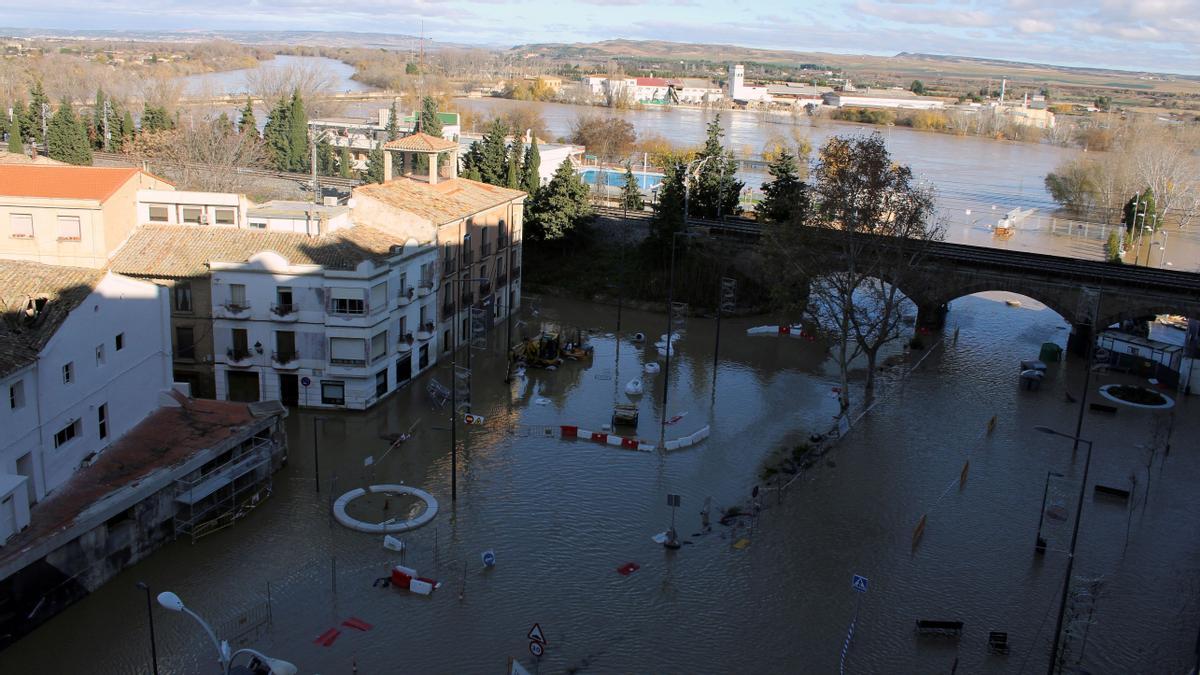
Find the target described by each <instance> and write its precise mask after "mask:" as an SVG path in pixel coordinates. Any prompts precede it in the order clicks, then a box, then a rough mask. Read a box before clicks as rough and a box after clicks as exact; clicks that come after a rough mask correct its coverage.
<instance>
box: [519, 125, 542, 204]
mask: <svg viewBox="0 0 1200 675" xmlns="http://www.w3.org/2000/svg"><path fill="white" fill-rule="evenodd" d="M541 169H542V153H541V152H539V151H538V144H537V136H532V137H531V138H530V140H529V147H527V148H525V161H524V162H523V163H522V164H521V189H522V190H524V191H525V192H527V193H529V196H530V197H532V196H533V195H534V193H536V192H537V191H538V188H539V187H541V185H542V179H541V173H540V172H541Z"/></svg>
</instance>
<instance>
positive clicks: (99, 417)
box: [96, 403, 108, 439]
mask: <svg viewBox="0 0 1200 675" xmlns="http://www.w3.org/2000/svg"><path fill="white" fill-rule="evenodd" d="M96 432H97V433H99V434H100V438H102V439H104V438H108V404H107V403H101V404H100V407H99V408H97V409H96Z"/></svg>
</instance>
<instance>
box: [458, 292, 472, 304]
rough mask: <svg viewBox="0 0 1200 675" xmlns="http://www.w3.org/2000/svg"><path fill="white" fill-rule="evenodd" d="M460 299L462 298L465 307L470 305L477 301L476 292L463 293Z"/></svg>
mask: <svg viewBox="0 0 1200 675" xmlns="http://www.w3.org/2000/svg"><path fill="white" fill-rule="evenodd" d="M460 300H462V306H463V307H470V306H471V304H472V303H474V302H475V294H474V293H463V294H462V297H461V298H460Z"/></svg>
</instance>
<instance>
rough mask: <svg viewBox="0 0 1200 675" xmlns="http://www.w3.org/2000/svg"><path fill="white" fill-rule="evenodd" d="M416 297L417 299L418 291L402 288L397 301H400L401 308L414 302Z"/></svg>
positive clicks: (411, 288)
mask: <svg viewBox="0 0 1200 675" xmlns="http://www.w3.org/2000/svg"><path fill="white" fill-rule="evenodd" d="M415 297H417V289H415V288H413V287H412V286H409V287H408V288H401V289H400V292H399V293H397V294H396V299H397V300H399V301H400V306H401V307H403V306H405V305H407V304H408V303H410V302H412V301H413V298H415Z"/></svg>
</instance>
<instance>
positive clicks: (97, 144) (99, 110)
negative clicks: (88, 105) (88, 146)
mask: <svg viewBox="0 0 1200 675" xmlns="http://www.w3.org/2000/svg"><path fill="white" fill-rule="evenodd" d="M110 105H111V101H109V100H108V98H107V97H105V96H104V90H103V89H96V103H95V104H94V105H93V106H92V125H91V129H90V132H91V133H90V136H91V137H92V139H93V140H92V143H93V145H92V147H93V148H95V149H97V150H108V149H110V148H111V145H112V143H111V142H106V137H105V135H104V123H105V121H107V122H108V124H109V127H108V131H109V133H110V134H111V133H112V132H113V128H112V127H113V124H112V123H113V121H114V120H113V119H112V110H111V108H110V107H109V106H110Z"/></svg>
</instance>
